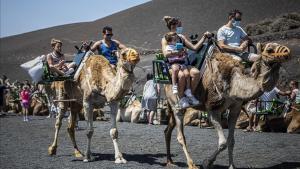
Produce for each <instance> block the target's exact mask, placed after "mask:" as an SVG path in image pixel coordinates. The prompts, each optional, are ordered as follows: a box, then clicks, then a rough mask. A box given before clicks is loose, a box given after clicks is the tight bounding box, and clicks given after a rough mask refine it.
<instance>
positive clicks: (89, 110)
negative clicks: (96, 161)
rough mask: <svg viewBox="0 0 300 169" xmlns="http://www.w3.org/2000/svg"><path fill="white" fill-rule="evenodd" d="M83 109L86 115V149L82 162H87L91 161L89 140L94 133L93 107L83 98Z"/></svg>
mask: <svg viewBox="0 0 300 169" xmlns="http://www.w3.org/2000/svg"><path fill="white" fill-rule="evenodd" d="M83 110H84V113H85V117H87V132H86V136H87V139H88V140H87V147H86V151H85V158H84V160H83V162H89V161H92V153H91V140H92V136H93V133H94V128H93V107H92V105H91V104H90V103H89V101H87V100H84V101H83Z"/></svg>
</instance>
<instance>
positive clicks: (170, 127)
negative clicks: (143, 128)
mask: <svg viewBox="0 0 300 169" xmlns="http://www.w3.org/2000/svg"><path fill="white" fill-rule="evenodd" d="M172 113H173V112H170V113H169V117H168V118H169V122H168V126H167V128H166V129H165V131H164V133H165V141H166V148H167V166H172V165H174V162H173V160H172V158H171V151H170V143H171V136H172V131H173V129H174V127H175V125H176V124H175V119H174V115H173V114H172Z"/></svg>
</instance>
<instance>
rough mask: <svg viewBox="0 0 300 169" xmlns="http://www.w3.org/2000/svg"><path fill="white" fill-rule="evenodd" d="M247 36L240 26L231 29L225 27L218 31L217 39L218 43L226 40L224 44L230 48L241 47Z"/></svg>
mask: <svg viewBox="0 0 300 169" xmlns="http://www.w3.org/2000/svg"><path fill="white" fill-rule="evenodd" d="M245 36H247V33H246V32H245V31H244V30H243V28H241V27H239V26H233V27H232V28H229V27H227V26H225V25H224V26H222V27H221V28H220V29H219V30H218V34H217V39H218V41H220V40H224V43H225V44H226V45H228V46H231V47H239V46H240V44H241V40H242V38H244V37H245Z"/></svg>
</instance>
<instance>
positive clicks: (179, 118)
mask: <svg viewBox="0 0 300 169" xmlns="http://www.w3.org/2000/svg"><path fill="white" fill-rule="evenodd" d="M173 112H174V118H175V121H176V128H177V140H178V142H179V144H180V145H181V146H182V148H183V151H184V154H185V156H186V159H187V164H188V166H189V169H196V168H198V167H196V165H195V164H194V162H193V160H192V158H191V156H190V154H189V152H188V148H187V145H186V141H185V136H184V131H183V112H182V110H181V111H179V110H176V109H173Z"/></svg>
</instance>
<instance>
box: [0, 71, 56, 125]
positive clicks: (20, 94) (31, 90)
mask: <svg viewBox="0 0 300 169" xmlns="http://www.w3.org/2000/svg"><path fill="white" fill-rule="evenodd" d="M34 97H35V99H45V97H46V96H45V90H44V88H43V87H40V86H39V85H38V84H36V83H34V82H32V83H30V82H29V80H24V81H22V82H20V81H18V80H16V81H14V82H13V83H11V82H10V80H9V78H7V76H5V75H3V76H2V77H1V78H0V113H1V115H4V114H5V112H8V111H13V112H15V113H18V114H21V115H23V121H25V122H27V121H29V120H30V119H29V117H28V116H29V113H30V114H31V113H32V112H29V109H30V105H31V102H32V100H33V98H34ZM40 101H41V100H40ZM43 101H44V102H43V104H45V107H48V106H49V105H48V103H47V102H48V100H47V99H45V100H43ZM18 105H20V107H21V109H19V107H18ZM49 112H50V114H49V116H48V117H50V115H51V117H55V114H56V112H57V110H56V106H55V105H54V104H53V105H52V106H51V110H50V111H49Z"/></svg>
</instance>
